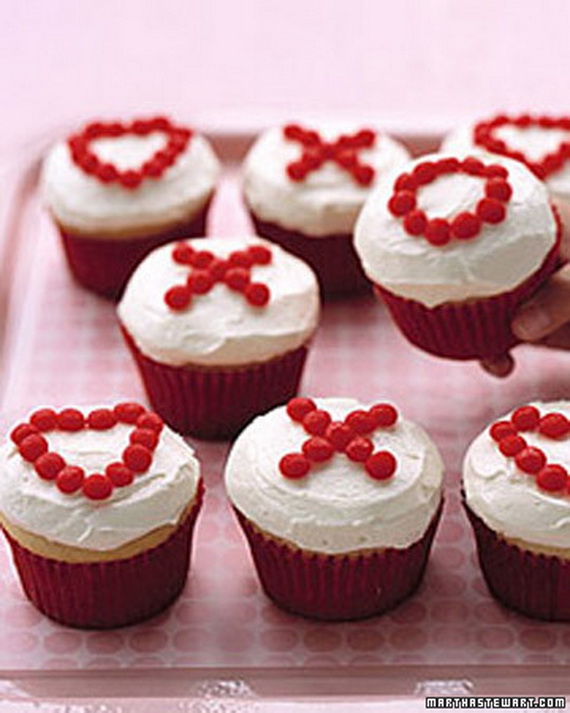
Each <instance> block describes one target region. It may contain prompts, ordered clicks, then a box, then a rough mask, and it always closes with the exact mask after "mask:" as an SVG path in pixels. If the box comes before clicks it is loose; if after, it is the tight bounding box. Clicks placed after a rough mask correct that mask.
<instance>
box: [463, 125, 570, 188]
mask: <svg viewBox="0 0 570 713" xmlns="http://www.w3.org/2000/svg"><path fill="white" fill-rule="evenodd" d="M502 126H514V127H517V128H519V129H528V128H530V127H539V128H541V129H544V130H545V131H549V130H552V129H562V130H564V131H568V132H570V117H559V118H554V117H551V116H531V115H530V114H521V115H520V116H514V117H509V116H506V115H505V114H499V115H497V116H495V117H493V118H492V119H489V120H487V121H480V122H479V123H478V124H476V125H475V127H474V128H473V140H474V142H475V144H477V146H481V147H482V148H484V149H485V150H487V151H490V152H491V153H496V154H500V155H501V156H508V157H509V158H512V159H515V160H516V161H521V162H522V163H524V164H525V165H526V166H527V167H528V168H529V169H530V170H531V171H532V172H533V173H534V174H535V175H536V176H538V178H540V179H543V180H544V179H545V178H548V176H550V175H552V174H553V173H556V172H557V171H559V170H560V169H561V168H562V167H563V166H564V164H565V163H566V162H567V161H568V160H569V159H570V136H569V138H568V140H567V141H562V142H561V143H560V144H559V146H558V148H557V149H556V150H555V151H552V152H551V153H547V154H545V155H544V156H543V157H542V158H541V159H540V160H539V161H532V160H531V159H530V158H529V157H528V156H527V155H526V154H525V153H524V151H520V150H516V149H513V148H511V147H510V146H509V145H508V144H507V143H506V142H505V141H503V140H502V139H500V138H499V137H498V136H497V133H496V132H497V129H499V128H501V127H502Z"/></svg>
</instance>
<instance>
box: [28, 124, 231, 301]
mask: <svg viewBox="0 0 570 713" xmlns="http://www.w3.org/2000/svg"><path fill="white" fill-rule="evenodd" d="M219 169H220V167H219V162H218V159H217V158H216V156H215V154H214V151H213V149H212V147H211V146H210V144H209V142H208V141H207V140H206V139H205V138H204V137H203V136H201V135H200V134H198V133H197V132H195V131H193V130H192V129H190V128H188V127H186V126H181V125H177V124H175V123H174V122H172V121H171V120H170V119H168V118H166V117H153V118H149V119H135V120H133V121H129V122H119V121H112V122H111V121H97V122H92V123H90V124H87V125H86V126H84V127H83V128H82V129H81V130H79V131H78V132H77V133H75V134H72V135H71V136H69V137H68V138H67V139H66V140H64V141H61V142H59V143H58V144H56V145H55V146H54V147H53V149H52V150H51V151H50V153H49V155H48V156H47V158H46V160H45V163H44V167H43V174H42V185H43V193H44V198H45V201H46V203H47V206H48V208H49V210H50V212H51V214H52V217H53V219H54V221H55V223H56V225H57V227H58V228H59V231H60V234H61V237H62V240H63V246H64V249H65V254H66V257H67V261H68V263H69V267H70V269H71V272H72V274H73V275H74V277H75V279H76V280H77V281H78V282H79V283H80V284H81V285H83V286H84V287H87V288H88V289H90V290H92V291H94V292H96V293H97V294H100V295H103V296H105V297H111V298H116V297H118V296H119V295H120V293H121V291H122V289H123V288H124V285H125V283H126V281H127V279H128V277H129V275H130V274H131V272H132V271H133V269H134V268H135V267H136V265H137V264H138V263H139V262H140V260H141V259H142V258H143V257H144V256H145V255H146V254H147V253H148V252H150V250H152V249H153V248H154V247H157V246H158V245H161V244H163V243H165V242H168V241H169V240H174V239H175V238H178V237H181V236H188V237H193V236H196V237H197V236H202V235H204V233H205V224H206V217H207V213H208V207H209V205H210V200H211V198H212V195H213V193H214V189H215V185H216V181H217V179H218V174H219Z"/></svg>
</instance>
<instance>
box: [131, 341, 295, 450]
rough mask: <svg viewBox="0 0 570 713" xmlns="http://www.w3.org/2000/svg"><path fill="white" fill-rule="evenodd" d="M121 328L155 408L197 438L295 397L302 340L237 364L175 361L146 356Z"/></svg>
mask: <svg viewBox="0 0 570 713" xmlns="http://www.w3.org/2000/svg"><path fill="white" fill-rule="evenodd" d="M122 332H123V336H124V337H125V340H126V342H127V345H128V347H129V349H130V350H131V353H132V355H133V357H134V359H135V362H136V364H137V367H138V370H139V373H140V375H141V378H142V381H143V384H144V387H145V390H146V393H147V396H148V399H149V401H150V403H151V405H152V407H153V410H154V411H156V412H157V413H158V414H159V415H160V416H161V417H162V418H163V419H164V421H166V423H167V424H168V425H169V426H170V427H171V428H173V429H174V430H175V431H177V432H178V433H184V434H190V435H193V436H195V437H197V438H207V439H223V438H229V437H231V436H234V435H236V434H237V433H238V432H239V431H241V429H242V428H243V427H244V426H245V425H246V424H247V423H249V421H251V419H252V418H253V417H254V416H257V415H258V414H261V413H265V412H266V411H269V410H270V409H272V408H274V407H275V406H279V405H280V404H283V403H286V402H287V401H289V399H291V398H293V396H295V395H296V394H297V392H298V390H299V383H300V381H301V376H302V373H303V367H304V365H305V360H306V358H307V353H308V349H307V346H305V345H304V346H301V347H299V348H298V349H295V350H293V351H291V352H287V353H286V354H284V355H283V356H281V357H276V358H275V359H271V360H270V361H267V362H264V363H261V364H251V365H248V366H244V367H236V368H235V369H224V368H216V367H212V368H200V367H197V368H192V367H191V366H178V367H177V366H170V365H168V364H160V363H158V362H156V361H154V360H153V359H151V358H149V357H147V356H145V355H144V354H143V353H142V352H141V351H140V349H139V348H138V347H137V345H136V344H135V343H134V341H133V339H132V338H131V336H130V335H129V334H128V333H127V331H126V330H125V329H124V328H123V329H122Z"/></svg>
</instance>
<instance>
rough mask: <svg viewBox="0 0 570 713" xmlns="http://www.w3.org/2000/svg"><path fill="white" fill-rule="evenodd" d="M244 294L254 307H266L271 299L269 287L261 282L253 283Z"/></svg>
mask: <svg viewBox="0 0 570 713" xmlns="http://www.w3.org/2000/svg"><path fill="white" fill-rule="evenodd" d="M243 294H244V296H245V298H246V300H247V301H248V302H249V304H250V305H252V306H253V307H265V305H266V304H267V303H268V302H269V298H270V297H271V293H270V291H269V287H267V285H264V284H262V283H261V282H251V283H250V284H249V285H248V286H247V287H246V288H245V291H244V293H243Z"/></svg>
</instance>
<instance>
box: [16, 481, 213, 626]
mask: <svg viewBox="0 0 570 713" xmlns="http://www.w3.org/2000/svg"><path fill="white" fill-rule="evenodd" d="M202 498H203V486H202V483H200V485H199V488H198V492H197V499H196V503H195V504H194V506H193V507H192V508H191V510H190V512H189V513H188V515H187V516H186V518H185V520H184V522H183V523H182V524H181V525H180V526H179V527H178V528H177V529H176V530H175V532H174V533H173V534H172V535H171V536H170V537H169V538H168V539H167V540H166V541H165V542H163V543H161V544H160V545H157V546H156V547H153V548H152V549H150V550H147V551H145V552H141V553H140V554H137V555H134V556H133V557H128V558H126V559H120V560H112V561H109V562H90V563H85V564H82V563H69V562H62V561H59V560H55V559H50V558H47V557H42V556H40V555H37V554H35V553H33V552H31V551H30V550H28V549H26V548H25V547H23V546H22V545H20V544H19V543H18V542H17V541H16V540H14V539H13V538H12V537H11V536H10V535H9V533H8V532H7V531H6V530H4V534H5V535H6V537H7V539H8V542H9V543H10V547H11V548H12V554H13V556H14V562H15V565H16V569H17V571H18V574H19V575H20V580H21V583H22V587H23V589H24V592H25V593H26V595H27V596H28V598H29V599H30V601H31V602H32V603H33V604H34V605H35V606H36V607H37V608H38V609H39V610H40V611H41V612H43V613H44V614H46V615H47V616H48V617H50V618H51V619H54V620H55V621H57V622H59V623H61V624H65V625H67V626H73V627H79V628H82V629H110V628H115V627H119V626H126V625H127V624H134V623H136V622H139V621H142V620H143V619H148V618H149V617H151V616H154V615H155V614H158V613H159V612H161V611H163V610H164V609H166V607H168V606H169V605H170V604H172V602H174V600H175V599H176V598H177V597H178V596H179V594H180V592H181V591H182V589H183V588H184V585H185V583H186V578H187V576H188V568H189V564H190V555H191V550H192V533H193V529H194V524H195V522H196V518H197V517H198V513H199V511H200V507H201V504H202Z"/></svg>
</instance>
